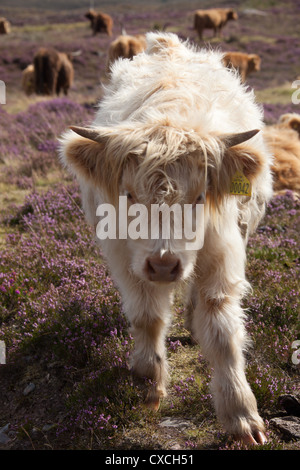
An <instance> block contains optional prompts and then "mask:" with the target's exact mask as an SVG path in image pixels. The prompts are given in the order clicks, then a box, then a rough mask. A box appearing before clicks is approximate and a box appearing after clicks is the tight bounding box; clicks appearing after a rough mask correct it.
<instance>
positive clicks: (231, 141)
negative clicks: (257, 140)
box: [220, 129, 259, 148]
mask: <svg viewBox="0 0 300 470" xmlns="http://www.w3.org/2000/svg"><path fill="white" fill-rule="evenodd" d="M258 132H259V129H253V130H252V131H246V132H240V133H239V134H227V135H223V136H221V137H220V139H221V140H222V142H224V144H225V145H226V147H227V148H229V147H233V146H234V145H238V144H241V143H242V142H246V140H249V139H251V137H254V136H255V135H256V134H257V133H258Z"/></svg>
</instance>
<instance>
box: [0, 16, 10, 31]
mask: <svg viewBox="0 0 300 470" xmlns="http://www.w3.org/2000/svg"><path fill="white" fill-rule="evenodd" d="M9 33H10V22H9V21H7V19H6V18H3V17H2V18H0V34H9Z"/></svg>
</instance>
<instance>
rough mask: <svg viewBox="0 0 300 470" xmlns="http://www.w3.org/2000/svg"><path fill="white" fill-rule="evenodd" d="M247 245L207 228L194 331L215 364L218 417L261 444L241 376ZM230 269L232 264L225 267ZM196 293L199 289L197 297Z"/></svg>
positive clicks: (243, 436)
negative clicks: (242, 305) (243, 296)
mask: <svg viewBox="0 0 300 470" xmlns="http://www.w3.org/2000/svg"><path fill="white" fill-rule="evenodd" d="M244 262H245V249H244V243H243V240H242V237H241V236H240V234H239V231H238V228H237V230H236V233H231V234H228V239H226V233H223V235H222V238H220V237H219V235H218V234H216V233H214V232H213V231H211V233H209V234H206V241H205V245H204V248H203V250H202V253H201V257H199V259H198V263H197V279H196V280H195V283H194V287H193V297H194V298H193V304H194V305H195V309H194V313H193V316H192V318H191V319H190V324H191V327H192V331H193V335H194V337H195V338H196V339H197V341H199V343H200V346H201V348H202V350H203V353H204V355H205V356H206V357H207V359H208V360H209V362H210V364H211V365H212V367H213V370H214V373H213V380H212V392H213V396H214V403H215V409H216V413H217V416H218V418H219V420H220V421H221V422H222V423H223V426H224V428H225V429H226V431H227V432H229V433H230V434H232V435H234V436H235V437H236V438H237V439H240V440H242V441H243V442H245V443H253V444H255V443H263V442H264V441H265V436H264V424H263V420H262V419H261V417H260V416H259V414H258V411H257V404H256V400H255V397H254V395H253V393H252V391H251V389H250V386H249V384H248V382H247V379H246V375H245V360H244V355H243V351H244V349H245V348H246V345H247V342H248V340H247V335H246V331H245V326H244V312H243V310H242V308H241V306H240V301H241V297H242V295H243V293H244V291H245V289H246V285H247V283H246V281H245V277H244ZM229 268H230V269H229ZM195 292H198V294H197V298H196V299H195Z"/></svg>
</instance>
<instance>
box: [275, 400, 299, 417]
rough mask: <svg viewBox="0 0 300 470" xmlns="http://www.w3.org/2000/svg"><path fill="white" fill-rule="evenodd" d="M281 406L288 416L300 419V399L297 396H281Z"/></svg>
mask: <svg viewBox="0 0 300 470" xmlns="http://www.w3.org/2000/svg"><path fill="white" fill-rule="evenodd" d="M279 404H280V405H281V406H282V408H284V409H285V411H286V412H287V414H288V415H292V416H299V417H300V397H298V396H296V395H281V396H280V397H279Z"/></svg>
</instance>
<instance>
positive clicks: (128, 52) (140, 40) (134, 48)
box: [106, 34, 146, 71]
mask: <svg viewBox="0 0 300 470" xmlns="http://www.w3.org/2000/svg"><path fill="white" fill-rule="evenodd" d="M145 49H146V38H145V36H144V35H143V34H139V35H136V36H128V35H121V36H118V37H117V38H116V39H115V40H114V41H113V42H112V43H111V44H110V46H109V49H108V57H107V66H106V69H107V71H109V68H110V65H111V64H112V63H113V62H114V61H115V60H116V59H118V58H119V57H123V58H124V59H132V58H133V56H135V55H137V54H139V53H140V52H142V51H144V50H145Z"/></svg>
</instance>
